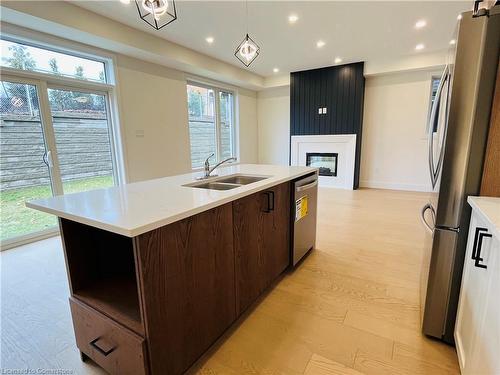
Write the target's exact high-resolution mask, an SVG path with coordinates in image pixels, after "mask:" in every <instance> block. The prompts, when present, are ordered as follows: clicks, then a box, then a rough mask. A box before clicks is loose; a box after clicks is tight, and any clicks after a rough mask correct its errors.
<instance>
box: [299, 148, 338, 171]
mask: <svg viewBox="0 0 500 375" xmlns="http://www.w3.org/2000/svg"><path fill="white" fill-rule="evenodd" d="M338 155H339V154H337V153H329V152H308V153H306V165H307V166H309V167H315V168H319V175H320V176H333V177H336V176H337V160H338Z"/></svg>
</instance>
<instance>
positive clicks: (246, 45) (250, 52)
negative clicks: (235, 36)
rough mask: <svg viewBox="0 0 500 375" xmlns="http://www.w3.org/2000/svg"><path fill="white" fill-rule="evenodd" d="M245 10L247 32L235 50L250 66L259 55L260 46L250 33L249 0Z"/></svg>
mask: <svg viewBox="0 0 500 375" xmlns="http://www.w3.org/2000/svg"><path fill="white" fill-rule="evenodd" d="M245 10H246V27H247V32H246V36H245V38H244V39H243V41H242V42H241V43H240V44H239V46H238V47H237V48H236V51H235V52H234V56H236V58H237V59H238V60H240V61H241V62H242V63H243V65H245V66H246V67H248V66H250V64H251V63H253V62H254V60H255V59H256V58H257V56H259V53H260V47H259V46H258V45H257V43H255V41H254V40H253V39H252V38H250V36H249V35H248V0H245Z"/></svg>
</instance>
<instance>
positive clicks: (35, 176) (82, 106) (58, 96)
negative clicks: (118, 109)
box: [0, 77, 116, 246]
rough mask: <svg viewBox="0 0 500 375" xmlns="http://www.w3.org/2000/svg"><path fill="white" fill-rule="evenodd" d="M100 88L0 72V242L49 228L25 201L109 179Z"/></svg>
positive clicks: (45, 217) (102, 184)
mask: <svg viewBox="0 0 500 375" xmlns="http://www.w3.org/2000/svg"><path fill="white" fill-rule="evenodd" d="M108 113H109V111H108V97H107V94H106V93H101V92H97V91H95V92H92V91H85V90H82V89H73V88H66V87H65V88H55V87H54V88H53V87H51V88H47V86H46V84H45V82H43V81H29V80H24V81H23V79H19V80H18V79H17V78H15V77H13V79H12V80H9V79H6V80H2V81H1V90H0V142H1V148H0V166H1V169H0V215H1V226H0V242H1V243H2V246H4V245H7V246H8V245H9V244H10V243H15V242H19V241H20V240H24V239H29V238H34V237H38V236H40V235H43V234H44V233H50V232H55V231H56V230H57V219H56V217H55V216H53V215H49V214H44V213H42V212H40V211H36V210H33V209H29V208H27V207H26V206H25V203H26V201H29V200H33V199H40V198H48V197H51V196H53V195H59V194H63V193H64V194H68V193H75V192H81V191H86V190H92V189H99V188H106V187H110V186H113V185H115V181H116V177H115V176H116V173H115V167H114V166H115V163H114V157H113V152H112V150H113V147H112V137H111V135H110V129H111V126H110V125H111V124H110V120H109V118H110V116H109V114H108Z"/></svg>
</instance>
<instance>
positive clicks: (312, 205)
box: [292, 173, 318, 266]
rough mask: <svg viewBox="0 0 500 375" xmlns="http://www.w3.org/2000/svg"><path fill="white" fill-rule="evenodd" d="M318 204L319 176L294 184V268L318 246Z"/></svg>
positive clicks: (305, 178)
mask: <svg viewBox="0 0 500 375" xmlns="http://www.w3.org/2000/svg"><path fill="white" fill-rule="evenodd" d="M317 204H318V174H317V173H314V174H313V175H309V176H307V177H304V178H302V179H300V180H297V181H295V182H294V194H293V202H292V205H293V208H294V209H293V210H292V212H294V215H292V216H293V247H292V251H293V253H292V259H293V266H295V265H296V264H297V263H298V262H300V260H301V259H302V258H303V257H304V256H305V255H306V254H307V253H308V252H309V251H310V250H312V249H313V248H314V246H315V244H316V214H317Z"/></svg>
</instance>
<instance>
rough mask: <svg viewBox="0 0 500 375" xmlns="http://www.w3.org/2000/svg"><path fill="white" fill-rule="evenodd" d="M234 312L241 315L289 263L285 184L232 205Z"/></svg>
mask: <svg viewBox="0 0 500 375" xmlns="http://www.w3.org/2000/svg"><path fill="white" fill-rule="evenodd" d="M233 218H234V251H235V269H236V310H237V312H238V314H240V313H242V312H243V311H244V310H245V309H246V308H247V307H248V306H250V304H252V302H254V301H255V300H256V299H257V297H258V296H259V295H260V294H261V293H262V292H263V291H264V289H266V288H267V287H268V286H269V285H270V284H271V283H272V282H273V280H275V279H276V277H277V276H278V275H279V274H281V273H282V272H283V270H285V269H286V267H287V266H288V264H289V262H290V250H289V243H290V242H289V241H290V239H289V236H290V190H289V183H285V184H281V185H278V186H275V187H273V188H271V189H268V190H265V191H262V192H259V193H256V194H252V195H249V196H248V197H245V198H242V199H239V200H237V201H235V202H233Z"/></svg>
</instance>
